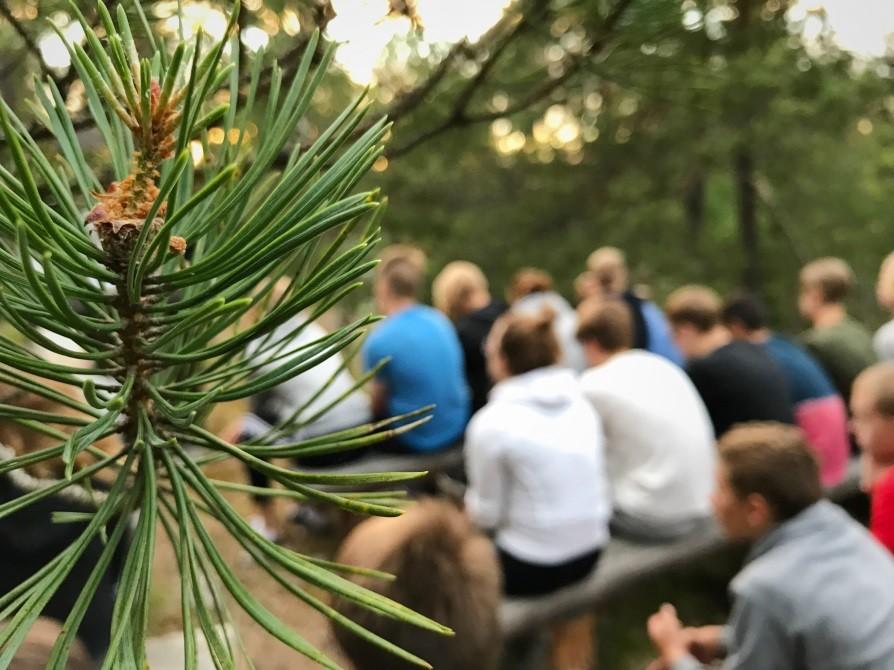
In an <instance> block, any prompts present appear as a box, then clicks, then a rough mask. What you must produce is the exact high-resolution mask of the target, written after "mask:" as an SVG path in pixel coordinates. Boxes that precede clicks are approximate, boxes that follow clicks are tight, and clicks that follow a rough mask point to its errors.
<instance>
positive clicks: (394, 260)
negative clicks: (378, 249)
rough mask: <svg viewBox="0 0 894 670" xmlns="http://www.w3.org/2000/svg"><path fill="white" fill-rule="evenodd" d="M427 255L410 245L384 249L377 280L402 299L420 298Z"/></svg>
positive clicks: (395, 245) (393, 245) (396, 245)
mask: <svg viewBox="0 0 894 670" xmlns="http://www.w3.org/2000/svg"><path fill="white" fill-rule="evenodd" d="M425 264H426V258H425V253H423V251H422V250H421V249H418V248H416V247H413V246H410V245H408V244H392V245H391V246H388V247H385V248H384V249H382V253H381V262H380V263H379V267H378V268H377V272H376V278H377V279H378V280H379V281H382V282H384V283H385V285H386V286H387V287H388V291H389V292H390V293H391V294H392V295H395V296H397V297H400V298H418V297H419V292H420V290H421V288H422V280H423V278H424V277H425Z"/></svg>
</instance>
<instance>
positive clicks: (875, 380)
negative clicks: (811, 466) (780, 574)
mask: <svg viewBox="0 0 894 670" xmlns="http://www.w3.org/2000/svg"><path fill="white" fill-rule="evenodd" d="M851 411H852V413H853V426H854V433H855V434H856V437H857V442H858V443H859V444H860V448H861V449H862V450H863V458H864V459H865V463H866V467H865V468H864V471H865V473H866V477H865V480H866V481H864V482H863V486H864V488H865V489H866V490H867V491H869V493H870V495H871V498H872V506H871V511H870V518H869V530H870V531H872V534H873V535H875V537H876V538H878V540H879V542H881V543H882V544H883V545H884V546H886V547H887V548H888V549H889V550H890V551H891V552H892V553H894V362H892V363H878V364H876V365H874V366H872V367H871V368H867V369H866V370H864V371H863V372H862V373H861V374H860V376H859V377H857V381H856V382H854V389H853V393H852V394H851Z"/></svg>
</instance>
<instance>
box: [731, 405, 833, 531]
mask: <svg viewBox="0 0 894 670" xmlns="http://www.w3.org/2000/svg"><path fill="white" fill-rule="evenodd" d="M718 449H719V452H720V461H721V463H722V464H723V465H724V466H725V467H726V472H727V476H728V477H729V482H730V485H731V486H732V488H733V491H735V492H736V495H738V496H739V497H740V498H745V497H747V496H749V495H752V494H757V495H759V496H761V497H763V498H764V499H765V500H766V501H767V504H768V505H769V506H770V508H771V509H772V510H773V516H774V518H775V520H776V521H778V522H781V521H785V520H787V519H791V518H792V517H794V516H796V515H798V514H800V513H801V512H802V511H803V510H805V509H807V508H808V507H810V506H811V505H812V504H814V503H815V502H816V501H818V500H819V499H820V498H822V496H823V487H822V484H821V483H820V475H819V466H818V464H817V461H816V457H815V456H814V454H813V452H812V451H811V450H810V447H808V446H807V442H806V441H805V440H804V434H803V433H802V432H801V430H800V429H799V428H795V427H794V426H786V425H783V424H781V423H771V422H767V423H750V424H743V425H740V426H736V427H734V428H733V429H732V430H730V431H729V432H728V433H726V434H725V435H724V436H723V437H721V438H720V442H719V443H718Z"/></svg>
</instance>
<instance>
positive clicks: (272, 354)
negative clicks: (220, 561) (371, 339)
mask: <svg viewBox="0 0 894 670" xmlns="http://www.w3.org/2000/svg"><path fill="white" fill-rule="evenodd" d="M284 288H285V286H280V287H279V290H282V289H284ZM293 333H297V334H295V336H294V337H293V338H292V339H291V340H290V341H289V344H288V345H287V347H285V348H284V349H280V348H279V347H274V348H273V349H271V350H270V351H269V352H266V353H259V354H258V355H259V356H260V358H262V359H263V358H265V357H266V358H268V359H269V358H275V360H273V361H272V362H269V363H267V364H266V365H264V366H263V367H262V368H261V369H260V372H262V373H263V372H268V371H269V370H272V369H275V368H276V367H278V366H281V365H283V364H284V363H287V362H288V361H289V360H290V359H293V358H296V357H300V356H304V355H306V352H307V350H308V347H312V346H313V345H314V344H315V343H317V342H319V341H321V340H322V339H323V338H324V337H326V335H327V334H328V333H327V332H326V330H324V329H323V327H322V326H321V325H320V324H319V323H316V322H310V321H308V320H307V315H306V314H299V315H297V316H295V317H293V318H291V319H289V320H288V321H286V322H285V323H283V324H282V325H281V326H279V327H277V328H276V329H275V330H274V331H273V336H272V337H271V339H270V343H271V344H273V343H276V342H277V341H279V340H282V339H283V338H286V337H287V336H289V335H291V334H293ZM254 346H258V345H254ZM354 386H355V381H354V379H353V378H352V377H351V374H350V373H349V372H348V370H347V369H346V368H345V361H344V358H343V356H342V354H341V352H336V353H333V354H332V355H331V356H329V357H328V358H326V359H325V360H322V361H320V362H319V363H317V364H316V365H315V366H314V367H312V368H310V369H308V370H306V371H305V372H302V373H301V374H299V375H297V376H295V377H292V378H291V379H288V380H286V381H285V382H283V383H282V384H280V385H278V386H276V387H275V388H272V389H270V390H268V391H266V392H264V393H261V394H259V395H256V396H254V397H253V398H252V399H251V412H250V413H249V414H248V415H247V416H246V417H245V418H244V419H243V422H242V426H241V432H240V434H239V437H238V441H239V442H247V441H249V440H254V439H259V438H260V439H264V440H265V441H266V442H271V443H275V442H298V441H300V440H307V439H310V438H313V437H318V436H320V435H326V434H328V433H334V432H337V431H340V430H345V429H347V428H353V427H355V426H360V425H362V424H364V423H367V422H369V421H370V420H371V419H372V411H371V408H370V402H369V397H368V396H367V395H366V394H365V393H363V392H362V391H360V390H355V391H354V392H353V393H350V391H351V389H352V388H353V387H354ZM346 394H348V395H346ZM283 422H286V423H287V424H288V423H294V424H295V425H294V427H293V426H289V425H287V426H286V428H287V429H286V430H285V431H284V432H283V431H276V427H277V426H278V425H280V424H282V423H283ZM271 431H274V432H271ZM268 436H269V439H268ZM364 453H365V452H364V450H362V449H354V450H351V451H340V452H334V453H332V454H321V455H317V456H309V457H303V458H299V459H297V463H298V464H299V465H300V466H301V467H303V468H315V467H316V468H325V467H332V466H336V465H341V464H344V463H348V462H351V461H353V460H356V459H358V458H360V457H361V456H363V454H364ZM248 473H249V478H250V481H251V484H252V485H253V486H259V487H262V488H267V487H269V486H270V480H269V478H268V477H267V475H265V474H264V473H263V472H260V471H258V470H255V469H254V468H248ZM254 503H255V507H256V511H255V513H254V514H253V515H252V517H251V519H250V522H251V524H252V527H254V528H255V530H257V531H258V532H259V533H261V534H262V535H263V536H264V537H266V538H268V539H271V540H275V539H276V538H277V537H278V534H279V531H278V526H279V523H278V519H277V516H276V513H275V506H274V504H273V500H272V499H271V498H270V497H269V496H264V495H255V496H254ZM302 513H303V514H306V515H307V514H309V515H313V513H312V512H310V508H303V511H302ZM308 521H310V519H309V518H308Z"/></svg>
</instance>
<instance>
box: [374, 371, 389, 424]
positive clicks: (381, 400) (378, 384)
mask: <svg viewBox="0 0 894 670" xmlns="http://www.w3.org/2000/svg"><path fill="white" fill-rule="evenodd" d="M369 405H370V408H371V409H372V415H373V417H375V418H377V419H381V418H383V417H387V416H388V387H387V386H385V384H384V383H383V382H382V381H380V380H378V379H374V380H373V381H372V384H371V385H370V389H369Z"/></svg>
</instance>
